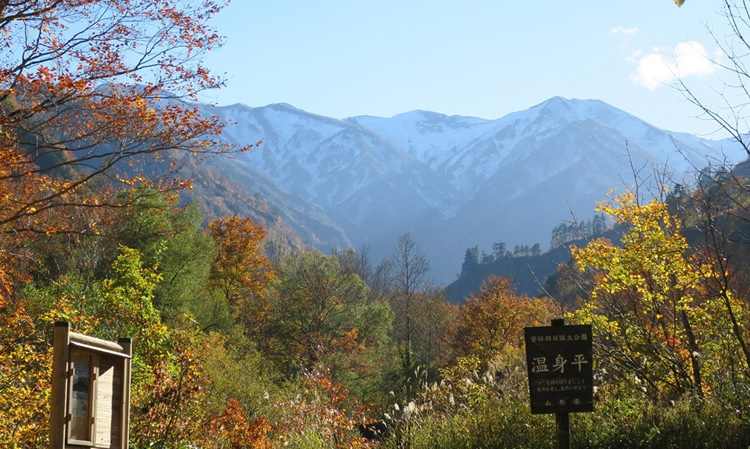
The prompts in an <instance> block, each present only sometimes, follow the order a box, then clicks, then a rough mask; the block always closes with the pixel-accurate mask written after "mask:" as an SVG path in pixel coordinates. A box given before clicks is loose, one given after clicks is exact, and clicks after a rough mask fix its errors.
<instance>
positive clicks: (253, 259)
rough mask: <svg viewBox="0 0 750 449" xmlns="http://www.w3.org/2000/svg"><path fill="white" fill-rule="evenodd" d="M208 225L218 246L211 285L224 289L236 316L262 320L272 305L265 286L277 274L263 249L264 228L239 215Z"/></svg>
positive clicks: (212, 269)
mask: <svg viewBox="0 0 750 449" xmlns="http://www.w3.org/2000/svg"><path fill="white" fill-rule="evenodd" d="M208 229H209V232H210V233H211V236H212V237H213V239H214V241H215V242H216V244H217V246H218V251H217V256H216V260H214V262H213V264H212V266H211V278H210V282H211V284H212V286H213V287H215V288H218V289H219V290H221V291H222V292H223V293H224V296H225V298H226V300H227V302H228V303H229V305H230V306H231V307H232V308H233V309H234V312H235V314H236V315H237V316H243V317H246V318H248V319H253V320H255V321H257V322H259V321H262V320H263V319H264V318H265V317H267V316H268V314H269V313H270V307H271V306H270V303H269V302H268V299H267V298H266V296H265V288H266V286H267V285H268V283H269V282H270V281H271V280H273V279H275V277H276V275H275V274H274V272H273V268H272V266H271V262H270V261H269V260H268V257H267V256H266V254H265V252H264V251H265V247H266V245H265V243H264V238H265V235H266V234H265V230H264V229H263V227H261V226H256V225H255V223H253V221H252V220H250V219H249V218H242V217H238V216H237V215H235V216H233V217H227V218H218V219H216V220H213V221H211V222H210V223H209V224H208ZM248 324H252V323H248ZM256 324H257V323H256Z"/></svg>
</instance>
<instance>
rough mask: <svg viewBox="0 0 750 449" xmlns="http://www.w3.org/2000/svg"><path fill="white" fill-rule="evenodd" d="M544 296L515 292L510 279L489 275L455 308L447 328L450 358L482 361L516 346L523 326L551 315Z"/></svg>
mask: <svg viewBox="0 0 750 449" xmlns="http://www.w3.org/2000/svg"><path fill="white" fill-rule="evenodd" d="M551 309H552V308H551V303H550V302H549V301H548V300H544V299H537V298H530V297H528V296H526V295H518V294H516V293H515V292H514V291H513V286H512V284H511V282H510V280H508V279H506V278H500V277H497V276H490V277H489V278H487V279H486V280H485V281H484V282H483V283H482V286H481V288H480V290H479V292H478V293H475V294H473V295H472V296H471V297H469V298H468V299H467V300H466V302H465V303H464V304H461V305H460V306H459V308H458V312H459V313H458V320H457V323H456V324H455V325H454V326H453V327H452V328H451V329H450V331H449V336H448V338H449V342H450V343H449V346H450V348H451V352H452V354H451V356H452V358H456V357H476V358H477V359H478V360H481V361H482V362H483V363H484V364H485V365H486V364H488V363H489V362H491V361H493V359H494V358H496V357H499V356H501V355H502V354H503V353H504V352H507V351H508V350H509V349H512V348H516V349H518V348H520V347H521V345H522V342H523V328H524V327H525V326H541V325H545V324H546V323H547V322H549V319H550V318H551V316H552V310H551Z"/></svg>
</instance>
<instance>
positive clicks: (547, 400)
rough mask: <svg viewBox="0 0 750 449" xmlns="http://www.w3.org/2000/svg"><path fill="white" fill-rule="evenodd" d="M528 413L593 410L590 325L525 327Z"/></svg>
mask: <svg viewBox="0 0 750 449" xmlns="http://www.w3.org/2000/svg"><path fill="white" fill-rule="evenodd" d="M524 338H525V340H526V362H527V367H528V375H529V395H530V396H531V413H570V412H591V411H593V410H594V386H593V380H594V376H593V369H592V366H591V365H592V336H591V326H590V325H576V326H545V327H527V328H525V329H524Z"/></svg>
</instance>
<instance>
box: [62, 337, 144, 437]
mask: <svg viewBox="0 0 750 449" xmlns="http://www.w3.org/2000/svg"><path fill="white" fill-rule="evenodd" d="M53 345H54V353H53V361H52V404H51V415H50V448H51V449H75V448H83V447H86V448H94V449H127V448H128V425H129V415H130V359H131V356H132V342H131V340H130V339H129V338H124V339H120V340H118V341H117V342H116V343H115V342H111V341H107V340H101V339H98V338H93V337H88V336H86V335H82V334H77V333H75V332H71V331H70V324H69V323H55V335H54V342H53Z"/></svg>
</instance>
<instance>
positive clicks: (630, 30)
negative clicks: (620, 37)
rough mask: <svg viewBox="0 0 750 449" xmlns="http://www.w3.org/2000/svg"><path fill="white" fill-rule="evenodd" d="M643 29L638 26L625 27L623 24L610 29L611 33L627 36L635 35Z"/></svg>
mask: <svg viewBox="0 0 750 449" xmlns="http://www.w3.org/2000/svg"><path fill="white" fill-rule="evenodd" d="M639 31H641V30H640V29H638V28H625V27H623V26H616V27H614V28H612V29H611V30H609V34H625V35H627V36H634V35H636V34H638V32H639Z"/></svg>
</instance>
